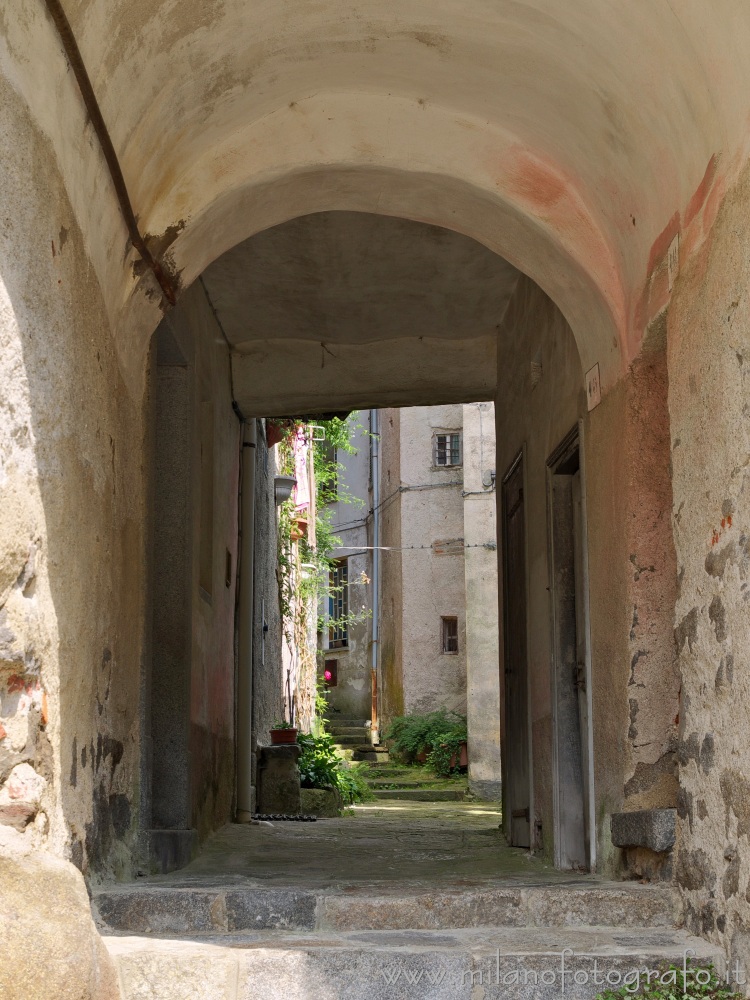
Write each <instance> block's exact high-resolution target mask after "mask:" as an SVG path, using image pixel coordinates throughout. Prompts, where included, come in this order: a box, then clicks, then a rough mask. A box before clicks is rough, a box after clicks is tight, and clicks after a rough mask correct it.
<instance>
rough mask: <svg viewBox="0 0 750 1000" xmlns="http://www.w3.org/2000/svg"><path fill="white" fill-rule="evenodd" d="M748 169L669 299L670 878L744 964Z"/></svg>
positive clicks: (749, 492)
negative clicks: (674, 828) (673, 719)
mask: <svg viewBox="0 0 750 1000" xmlns="http://www.w3.org/2000/svg"><path fill="white" fill-rule="evenodd" d="M749 207H750V175H748V173H747V171H746V172H745V173H744V175H743V177H742V179H741V182H740V183H739V185H738V186H737V188H736V189H735V190H734V191H732V192H731V194H730V195H729V196H728V197H727V198H726V200H725V202H724V204H723V205H722V207H721V209H720V211H719V214H718V217H717V223H716V226H715V228H714V230H713V233H712V236H711V239H710V241H709V242H708V243H707V244H706V245H705V247H704V248H703V250H702V252H701V253H700V254H699V255H698V256H696V258H695V259H694V260H692V261H691V262H689V264H688V266H687V267H685V268H684V269H683V271H682V273H681V274H680V277H679V279H678V281H677V283H676V285H675V288H674V293H673V298H672V302H671V305H670V307H669V314H668V320H667V328H668V360H669V414H670V419H671V465H672V470H673V476H674V509H673V524H674V537H675V544H676V549H677V567H678V576H677V579H678V586H679V589H678V596H677V604H676V615H675V620H674V624H675V636H676V642H677V649H678V652H679V665H680V676H681V683H682V689H681V697H680V706H679V744H678V758H679V775H680V792H679V800H678V815H679V821H678V843H677V853H676V863H675V878H676V881H677V883H678V885H679V886H680V887H681V889H682V891H683V894H684V898H685V901H686V904H687V923H688V926H689V927H690V928H691V929H692V930H694V931H695V932H698V933H702V934H704V935H706V936H708V937H709V938H711V939H712V940H714V941H717V942H721V943H722V944H724V946H725V947H726V948H727V950H728V951H729V953H730V954H731V955H732V959H733V960H735V959H739V960H740V961H741V962H743V963H744V965H745V968H747V967H750V884H749V882H750V784H749V783H748V775H750V729H749V728H748V714H747V712H748V703H749V702H750V673H749V672H748V650H749V649H750V618H749V616H748V600H749V599H750V598H749V596H748V595H750V579H749V578H748V575H749V572H750V561H749V559H748V555H749V553H750V543H749V542H748V538H749V537H750V472H749V471H748V468H749V465H750V420H749V410H748V400H749V399H750V384H749V382H748V380H749V379H750V297H748V286H749V285H750V261H749V260H748V256H747V250H746V248H747V246H748V240H750V221H749V220H750V212H749V211H748V209H749Z"/></svg>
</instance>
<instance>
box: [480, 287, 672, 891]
mask: <svg viewBox="0 0 750 1000" xmlns="http://www.w3.org/2000/svg"><path fill="white" fill-rule="evenodd" d="M500 338H501V339H500V343H499V345H498V352H499V355H500V358H501V361H500V366H499V372H498V384H499V389H498V397H497V400H496V404H495V409H496V415H497V448H498V460H497V461H498V476H499V477H502V475H504V473H505V470H506V469H507V468H508V467H509V466H510V464H511V462H512V461H513V459H514V458H515V456H516V455H517V454H518V453H519V451H520V449H521V448H522V447H523V448H524V449H525V451H524V460H525V469H526V483H527V489H526V490H525V493H524V500H525V508H526V534H527V577H528V581H527V588H528V590H527V593H528V608H527V616H528V627H527V643H528V670H529V715H530V732H531V743H532V780H533V810H532V811H533V816H534V821H535V823H537V824H539V823H541V831H539V829H538V828H537V831H536V836H537V841H538V843H539V845H540V846H541V848H542V849H543V851H544V852H545V853H546V854H548V855H550V856H551V855H552V831H553V828H554V813H553V787H552V778H553V773H554V771H553V767H554V760H553V736H554V734H553V704H552V678H551V672H550V670H551V664H552V657H553V651H552V633H551V626H550V622H551V606H550V592H549V589H548V588H549V587H550V574H549V561H548V529H547V517H548V511H547V482H546V477H547V470H546V463H547V460H548V458H549V457H550V455H551V454H552V452H553V451H554V449H555V448H556V447H557V445H558V444H560V442H561V441H562V440H563V439H564V438H565V436H566V435H567V433H568V432H569V431H570V430H571V428H573V427H574V426H575V425H576V423H577V422H578V421H579V420H581V421H582V423H581V429H582V442H583V461H584V488H585V493H586V508H587V530H588V562H589V603H590V619H591V624H590V631H591V635H590V640H591V657H592V699H593V750H594V755H593V756H594V801H595V815H596V839H597V844H598V867H599V869H600V870H602V871H608V872H610V873H614V872H615V871H617V869H618V867H619V865H620V857H619V852H618V851H616V850H615V849H613V848H612V846H611V842H610V840H609V815H610V814H611V812H613V811H619V810H620V809H622V808H632V809H638V808H651V807H662V806H664V807H668V806H673V805H674V804H675V801H676V794H677V787H676V779H675V758H674V740H675V716H676V712H677V697H678V689H679V680H678V676H677V672H676V665H675V652H674V640H673V636H672V631H671V626H670V614H671V610H670V609H671V607H673V606H674V604H673V602H674V593H675V576H676V574H675V562H674V558H675V557H674V546H673V543H672V536H671V529H670V526H669V518H668V511H669V509H670V506H671V479H670V474H669V463H668V458H667V448H668V426H669V424H668V417H667V412H666V399H667V378H666V366H665V357H664V344H663V339H661V338H660V334H659V330H658V327H657V328H654V329H652V330H651V331H650V333H649V340H648V344H647V350H646V351H644V355H643V357H642V359H640V360H639V361H638V362H637V363H636V364H634V365H633V366H632V367H631V369H630V370H629V372H628V374H627V376H626V377H624V378H623V379H622V380H621V382H620V383H619V384H618V385H617V386H616V387H615V388H614V389H613V390H611V391H610V392H609V393H608V394H607V395H605V396H604V398H603V399H602V402H601V403H600V404H599V405H598V406H596V407H595V408H594V409H593V410H592V411H591V412H590V413H589V412H587V408H586V397H585V392H584V381H583V371H582V368H581V364H580V360H579V358H578V352H577V349H576V346H575V343H574V341H573V338H572V335H571V333H570V331H569V329H568V327H567V324H566V323H565V320H564V319H563V317H562V316H561V314H560V313H559V311H558V310H557V309H556V307H555V306H554V305H553V304H552V303H551V302H550V301H549V299H547V297H546V296H545V295H544V294H543V293H542V292H541V291H540V290H539V289H538V288H535V287H534V286H533V284H532V283H531V282H530V281H528V279H522V281H521V282H520V283H519V287H518V290H517V292H516V295H515V296H514V298H513V299H512V300H511V304H510V307H509V309H508V312H507V314H506V316H505V318H504V321H503V325H502V329H501V334H500ZM532 362H533V363H534V364H533V366H532ZM540 364H541V378H539V377H538V376H539V370H538V367H537V366H538V365H540ZM498 516H499V517H500V516H501V511H500V508H498ZM500 608H501V612H502V576H501V577H500ZM502 627H503V623H502V617H501V639H500V650H501V657H502V650H503V639H502Z"/></svg>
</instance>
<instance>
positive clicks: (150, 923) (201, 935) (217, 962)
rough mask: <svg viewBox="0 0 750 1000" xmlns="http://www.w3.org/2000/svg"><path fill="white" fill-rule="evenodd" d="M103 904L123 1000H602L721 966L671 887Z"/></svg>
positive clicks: (109, 896)
mask: <svg viewBox="0 0 750 1000" xmlns="http://www.w3.org/2000/svg"><path fill="white" fill-rule="evenodd" d="M93 906H94V911H95V915H96V916H97V917H98V919H99V921H100V925H101V926H102V927H103V933H104V942H105V945H106V947H107V948H108V950H109V952H110V953H111V955H112V956H113V958H114V960H115V963H116V965H117V967H118V970H119V975H120V981H121V984H122V991H123V1000H143V998H149V1000H198V998H200V1000H251V998H253V1000H254V998H256V997H258V998H260V997H262V998H269V1000H273V998H276V997H284V998H293V1000H330V998H342V1000H343V998H345V997H346V998H347V1000H365V998H368V1000H373V998H374V1000H378V998H386V997H393V998H406V997H412V996H414V997H425V998H429V1000H475V998H477V997H482V998H486V1000H490V998H494V997H498V998H499V997H505V998H512V1000H538V998H547V997H548V998H550V1000H551V998H553V997H558V996H561V995H563V994H562V992H561V982H562V979H563V976H564V977H565V992H564V995H565V996H566V997H567V998H573V1000H592V998H593V997H595V996H596V994H597V993H599V992H600V991H601V990H602V989H604V988H605V986H606V983H605V982H604V977H605V976H606V975H607V974H608V973H609V974H610V977H611V979H614V978H615V976H616V974H617V973H619V974H620V975H621V976H622V975H625V974H627V973H629V972H631V970H635V969H644V968H647V969H656V968H658V967H660V966H661V965H662V964H663V963H666V962H670V963H671V962H674V963H676V964H678V965H681V963H682V960H683V955H684V952H685V950H686V949H687V948H691V949H693V950H694V951H695V953H696V955H697V958H698V960H699V961H703V962H706V961H714V962H715V961H717V960H719V959H720V956H719V955H718V953H717V950H716V949H715V948H714V947H712V946H709V945H708V944H706V943H705V942H704V941H702V940H699V939H696V938H693V937H690V936H688V935H687V934H686V933H685V932H684V931H682V930H680V929H678V925H679V921H680V910H679V905H678V900H677V895H676V893H675V892H674V891H673V890H672V889H671V888H670V887H666V886H645V885H640V884H637V883H588V884H584V883H580V884H575V883H574V884H571V883H568V884H562V885H506V886H502V885H492V886H489V887H487V888H484V887H481V886H480V887H477V886H474V887H467V888H460V887H456V886H452V887H450V888H449V889H445V890H442V889H439V888H437V889H435V888H432V889H429V890H428V889H415V890H408V889H406V890H404V889H398V888H396V887H391V888H390V889H389V888H385V889H383V888H381V889H379V890H378V889H377V888H373V887H370V888H369V889H368V887H365V886H359V887H356V888H354V889H353V888H352V887H348V888H347V889H346V890H344V891H342V890H337V889H333V890H325V889H320V888H318V889H308V890H304V889H292V888H270V887H269V888H262V887H261V888H259V887H252V888H243V887H242V886H241V885H234V886H227V887H224V888H220V887H216V888H206V887H201V888H189V887H182V888H166V887H164V886H149V887H146V886H136V887H128V886H122V887H115V888H111V889H108V890H102V891H99V892H98V893H96V894H95V895H94V899H93ZM563 967H564V969H565V970H566V971H565V972H564V973H563V971H562V970H563ZM597 976H598V977H599V978H598V979H597V978H596V977H597ZM478 987H481V989H479V990H478Z"/></svg>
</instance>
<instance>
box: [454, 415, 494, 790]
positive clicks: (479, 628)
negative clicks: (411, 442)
mask: <svg viewBox="0 0 750 1000" xmlns="http://www.w3.org/2000/svg"><path fill="white" fill-rule="evenodd" d="M462 425H463V445H464V484H463V492H464V498H463V504H464V543H465V547H464V579H465V594H466V598H465V599H466V713H467V722H468V729H469V746H468V750H469V787H470V788H471V790H472V791H473V792H474V794H476V795H479V796H481V797H482V798H488V799H494V800H499V798H500V780H501V768H500V651H499V647H498V624H497V609H498V604H497V525H496V521H497V518H496V503H495V496H494V490H493V487H492V486H490V487H489V488H488V487H486V486H485V485H484V481H483V480H484V478H485V477H486V476H487V475H488V473H494V472H495V460H496V456H495V406H494V403H470V404H467V405H465V406H464V407H463V414H462Z"/></svg>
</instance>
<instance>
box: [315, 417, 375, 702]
mask: <svg viewBox="0 0 750 1000" xmlns="http://www.w3.org/2000/svg"><path fill="white" fill-rule="evenodd" d="M349 420H350V424H351V425H352V426H353V427H354V428H355V432H354V434H353V440H352V443H353V445H354V447H355V448H356V449H357V450H356V453H355V454H348V453H347V452H339V455H338V461H339V463H340V464H341V465H342V466H343V469H341V470H340V473H339V483H340V496H343V495H347V496H349V497H352V498H354V502H347V501H346V500H344V499H339V500H337V501H336V502H335V503H332V504H330V516H331V524H332V528H333V533H334V535H335V536H336V537H337V538H340V539H341V545H342V547H341V548H340V549H335V550H334V552H333V555H334V556H335V557H344V556H346V557H347V558H348V560H349V567H348V568H349V613H350V614H351V615H353V616H356V617H355V618H354V619H353V621H352V624H351V625H350V626H349V630H348V635H349V641H348V644H347V648H346V649H345V650H344V649H332V650H330V651H326V652H325V659H335V660H337V662H338V683H337V685H336V687H332V688H331V689H330V692H329V699H328V700H329V704H330V706H331V708H332V710H333V711H334V713H340V714H341V715H343V716H345V717H348V718H352V719H369V718H370V715H371V711H372V681H371V669H372V579H373V575H372V560H373V554H372V550H371V549H369V548H368V546H370V545H372V540H371V539H372V530H371V525H370V521H371V517H372V515H371V507H372V502H371V493H370V437H369V427H368V426H366V424H369V415H368V414H367V413H354V414H352V415H351V417H350V418H349ZM324 643H325V644H326V645H327V643H328V637H327V635H325V636H324Z"/></svg>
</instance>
